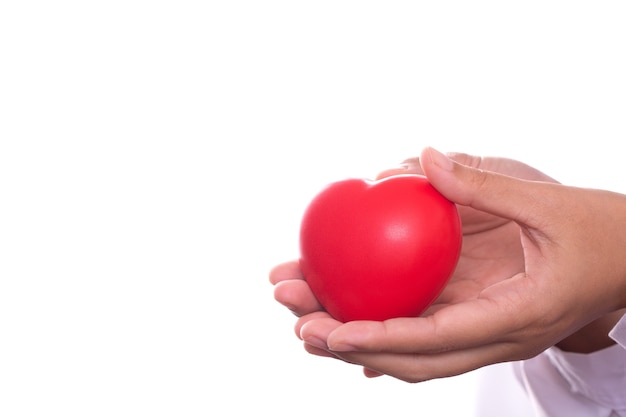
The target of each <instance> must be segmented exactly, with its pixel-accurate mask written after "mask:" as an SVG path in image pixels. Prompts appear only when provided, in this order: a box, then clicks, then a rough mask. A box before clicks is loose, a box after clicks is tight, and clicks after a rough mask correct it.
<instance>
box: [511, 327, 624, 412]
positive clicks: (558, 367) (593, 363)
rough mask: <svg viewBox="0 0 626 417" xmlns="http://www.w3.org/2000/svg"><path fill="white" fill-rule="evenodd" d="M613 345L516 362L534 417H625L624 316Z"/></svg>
mask: <svg viewBox="0 0 626 417" xmlns="http://www.w3.org/2000/svg"><path fill="white" fill-rule="evenodd" d="M609 335H610V336H611V337H612V338H613V339H614V340H615V341H616V342H617V343H618V344H616V345H613V346H611V347H608V348H606V349H602V350H599V351H597V352H593V353H590V354H581V353H571V352H564V351H562V350H560V349H558V348H556V347H552V348H550V349H548V350H546V351H545V352H543V353H542V354H540V355H539V356H537V357H535V358H532V359H529V360H526V361H522V362H517V363H516V364H515V370H516V374H517V377H518V380H519V381H520V383H521V384H522V387H523V388H524V390H525V391H526V394H527V396H528V399H529V401H530V402H531V406H532V408H533V409H534V413H535V415H536V416H538V417H561V416H563V417H576V416H581V417H582V416H584V417H626V316H624V317H622V319H621V320H620V321H619V323H618V324H617V325H616V326H615V327H614V328H613V330H612V331H611V333H610V334H609Z"/></svg>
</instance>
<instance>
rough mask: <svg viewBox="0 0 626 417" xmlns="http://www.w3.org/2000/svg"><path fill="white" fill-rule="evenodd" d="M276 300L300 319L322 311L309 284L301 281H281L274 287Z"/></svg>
mask: <svg viewBox="0 0 626 417" xmlns="http://www.w3.org/2000/svg"><path fill="white" fill-rule="evenodd" d="M274 299H276V301H278V302H279V303H281V304H282V305H284V306H285V307H287V308H288V309H289V310H291V311H292V312H293V313H294V314H295V315H296V316H298V317H300V316H303V315H305V314H309V313H313V312H315V311H319V310H322V306H321V305H320V303H319V302H318V301H317V298H315V296H314V295H313V292H312V291H311V288H310V287H309V284H307V282H306V281H303V280H300V279H292V280H287V281H279V282H278V283H277V284H276V286H275V287H274Z"/></svg>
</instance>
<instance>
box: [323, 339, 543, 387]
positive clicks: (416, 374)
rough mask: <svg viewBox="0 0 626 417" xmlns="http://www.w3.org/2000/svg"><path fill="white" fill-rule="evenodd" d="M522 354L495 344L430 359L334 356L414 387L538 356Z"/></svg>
mask: <svg viewBox="0 0 626 417" xmlns="http://www.w3.org/2000/svg"><path fill="white" fill-rule="evenodd" d="M524 352H525V351H524V350H523V349H520V348H519V346H518V345H516V344H512V343H498V344H492V345H487V346H481V347H480V348H474V349H467V350H461V351H453V352H444V353H438V354H432V355H420V354H412V353H405V354H393V353H363V352H340V353H337V352H335V355H337V357H338V358H339V359H342V360H344V361H345V362H349V363H353V364H358V365H361V366H363V367H364V368H365V369H366V370H368V371H367V373H366V375H367V374H368V373H369V374H372V375H374V376H377V375H380V374H385V375H389V376H392V377H394V378H397V379H400V380H402V381H405V382H411V383H416V382H424V381H428V380H432V379H436V378H446V377H451V376H456V375H460V374H463V373H466V372H470V371H474V370H476V369H478V368H481V367H483V366H486V365H491V364H494V363H499V362H504V361H509V360H522V359H528V358H530V357H533V356H536V355H537V354H539V353H540V352H539V351H533V352H532V353H529V352H525V353H524Z"/></svg>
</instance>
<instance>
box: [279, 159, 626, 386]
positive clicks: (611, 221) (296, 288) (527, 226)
mask: <svg viewBox="0 0 626 417" xmlns="http://www.w3.org/2000/svg"><path fill="white" fill-rule="evenodd" d="M399 173H420V174H424V175H426V176H427V177H428V179H429V181H430V182H431V184H432V185H433V186H434V187H435V188H437V189H438V190H439V191H440V192H441V193H442V194H443V195H444V196H446V197H447V198H448V199H450V200H451V201H453V202H455V203H457V205H458V207H459V211H460V214H461V218H462V221H463V249H462V253H461V258H460V260H459V263H458V266H457V269H456V271H455V273H454V276H453V277H452V280H451V281H450V283H449V284H448V286H447V287H446V289H445V290H444V292H443V293H442V295H441V296H440V297H439V299H438V300H437V301H436V302H435V303H434V304H433V305H432V306H431V308H430V309H429V310H428V311H427V312H426V313H425V314H424V315H423V316H421V317H417V318H397V319H391V320H387V321H384V322H373V321H354V322H349V323H341V322H338V321H336V320H334V319H333V318H332V317H330V316H329V315H328V314H327V313H326V312H324V311H323V309H322V307H321V306H320V305H319V303H318V302H317V300H316V299H315V297H314V296H313V294H312V293H311V291H310V289H309V287H308V285H307V283H306V281H305V279H304V277H303V276H302V273H301V271H300V269H299V266H298V263H297V261H291V262H286V263H284V264H281V265H277V266H276V267H275V268H273V269H272V271H271V272H270V281H271V282H272V284H274V285H275V289H274V296H275V298H276V300H277V301H278V302H280V303H281V304H283V305H285V306H286V307H287V308H289V309H290V310H291V311H292V312H293V313H294V314H296V315H297V316H298V317H299V318H298V320H297V323H296V326H295V331H296V334H297V336H298V337H300V338H301V339H302V340H303V341H304V346H305V349H306V350H307V351H308V352H309V353H312V354H315V355H319V356H327V357H331V358H336V359H340V360H343V361H345V362H348V363H351V364H356V365H360V366H362V367H363V369H364V372H365V375H366V376H369V377H374V376H379V375H383V374H386V375H390V376H392V377H395V378H398V379H401V380H404V381H407V382H420V381H425V380H430V379H434V378H441V377H448V376H453V375H458V374H461V373H464V372H468V371H471V370H474V369H477V368H479V367H482V366H485V365H490V364H495V363H499V362H504V361H514V360H523V359H528V358H531V357H534V356H536V355H537V354H539V353H541V352H542V351H543V350H545V349H547V348H549V347H551V346H554V345H557V346H558V347H559V348H561V349H563V350H568V351H572V352H580V353H589V352H593V351H595V350H598V349H602V348H604V347H608V346H610V345H611V344H612V343H613V342H612V340H611V339H610V338H608V336H607V333H608V331H609V330H610V328H611V327H613V326H614V324H615V323H616V322H617V320H619V318H620V317H621V316H622V314H623V313H624V311H626V310H624V309H625V308H626V256H624V253H625V252H626V233H623V231H624V230H626V196H624V195H622V194H617V193H612V192H608V191H603V190H594V189H583V188H576V187H569V186H564V185H561V184H558V183H557V182H556V181H555V180H553V179H552V178H550V177H548V176H547V175H545V174H543V173H541V172H539V171H537V170H536V169H534V168H532V167H529V166H527V165H525V164H523V163H521V162H518V161H514V160H510V159H504V158H479V157H475V156H470V155H466V154H449V157H447V156H445V155H443V154H441V153H439V152H437V151H435V150H434V149H431V148H426V149H425V150H424V151H423V152H422V154H421V156H420V158H413V159H409V160H407V161H405V164H404V165H403V167H402V168H400V169H393V170H388V171H385V172H383V173H381V174H380V176H379V177H385V176H389V175H396V174H399Z"/></svg>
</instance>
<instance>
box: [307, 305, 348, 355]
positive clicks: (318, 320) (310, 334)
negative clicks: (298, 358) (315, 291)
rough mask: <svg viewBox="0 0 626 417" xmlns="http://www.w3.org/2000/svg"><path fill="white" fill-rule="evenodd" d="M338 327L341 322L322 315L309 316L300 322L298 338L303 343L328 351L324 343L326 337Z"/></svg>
mask: <svg viewBox="0 0 626 417" xmlns="http://www.w3.org/2000/svg"><path fill="white" fill-rule="evenodd" d="M339 326H341V322H339V321H337V320H335V319H333V318H332V317H330V316H329V315H322V314H316V315H315V316H313V315H310V317H308V318H307V319H305V320H300V321H299V324H298V327H299V335H300V338H301V339H302V340H303V341H304V342H305V343H307V344H309V345H312V346H315V347H317V348H319V349H324V350H328V345H327V343H326V339H327V338H328V335H329V334H330V333H332V331H333V330H335V329H336V328H337V327H339Z"/></svg>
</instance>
